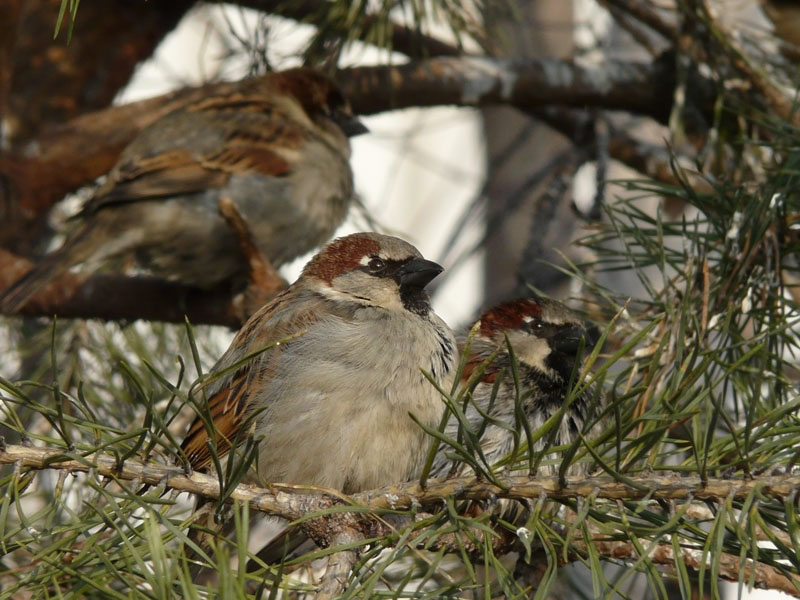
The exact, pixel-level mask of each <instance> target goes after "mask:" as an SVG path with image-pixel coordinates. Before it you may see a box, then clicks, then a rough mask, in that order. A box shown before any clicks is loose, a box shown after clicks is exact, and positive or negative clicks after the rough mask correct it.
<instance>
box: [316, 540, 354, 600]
mask: <svg viewBox="0 0 800 600" xmlns="http://www.w3.org/2000/svg"><path fill="white" fill-rule="evenodd" d="M363 539H364V536H363V535H362V534H361V533H360V532H359V531H358V530H356V529H353V528H351V527H347V526H344V527H343V528H342V531H340V532H339V533H338V534H336V535H335V536H334V538H333V540H332V542H331V546H344V545H347V544H354V543H356V542H360V541H362V540H363ZM357 561H358V553H357V552H356V551H355V550H340V551H339V552H336V553H334V554H332V555H331V557H330V558H329V559H328V566H327V569H326V570H325V574H324V575H323V576H322V581H320V586H319V590H318V591H317V593H316V595H315V596H314V598H316V600H329V599H331V598H336V597H338V596H340V595H341V593H342V592H344V591H345V589H346V588H347V577H348V576H349V575H350V571H352V570H353V567H354V566H355V564H356V562H357Z"/></svg>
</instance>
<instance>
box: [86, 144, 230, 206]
mask: <svg viewBox="0 0 800 600" xmlns="http://www.w3.org/2000/svg"><path fill="white" fill-rule="evenodd" d="M229 176H230V175H229V174H228V173H226V172H224V171H221V170H214V169H208V168H206V167H205V166H203V165H202V164H201V163H199V162H198V161H197V159H196V158H194V157H193V156H192V155H191V154H190V153H189V152H187V151H186V150H170V151H169V152H163V153H161V154H157V155H155V156H151V157H148V158H139V159H137V160H136V161H135V162H131V163H128V164H125V165H122V166H121V167H120V168H119V169H118V170H117V171H116V173H114V174H113V175H112V177H113V179H109V181H108V182H107V183H106V184H104V185H103V187H101V188H100V190H99V191H98V193H97V195H96V196H95V197H94V198H93V199H92V200H90V201H89V202H87V203H86V205H85V206H84V209H83V210H84V212H87V213H91V212H94V211H96V210H98V209H100V208H104V207H105V206H108V205H110V204H117V203H120V202H135V201H137V200H147V199H152V198H160V197H169V196H176V195H178V194H188V193H193V192H199V191H202V190H205V189H208V188H215V187H221V186H223V185H224V184H225V183H226V182H227V181H228V178H229Z"/></svg>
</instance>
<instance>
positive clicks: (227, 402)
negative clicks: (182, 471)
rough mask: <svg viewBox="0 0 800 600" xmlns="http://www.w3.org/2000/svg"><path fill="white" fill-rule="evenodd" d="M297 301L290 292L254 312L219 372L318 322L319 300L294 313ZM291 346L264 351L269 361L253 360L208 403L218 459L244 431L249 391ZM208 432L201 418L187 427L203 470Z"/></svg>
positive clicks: (186, 446) (190, 448)
mask: <svg viewBox="0 0 800 600" xmlns="http://www.w3.org/2000/svg"><path fill="white" fill-rule="evenodd" d="M293 299H296V296H295V295H293V293H292V288H289V289H288V290H286V291H284V292H283V293H282V294H280V295H279V296H277V297H276V298H275V299H274V300H272V302H270V303H269V304H266V305H265V306H264V307H262V308H261V309H260V310H259V311H258V312H256V313H255V314H254V315H253V316H252V317H251V318H250V320H249V321H248V322H247V323H245V324H244V326H243V327H242V329H241V330H239V333H237V334H236V337H235V338H234V340H233V342H232V343H231V347H230V348H229V349H228V351H227V352H226V353H225V355H224V356H223V358H222V359H220V362H219V363H218V365H217V367H215V370H217V371H219V370H222V369H225V368H226V367H230V366H232V365H234V364H236V363H237V362H238V361H240V360H242V359H243V358H244V357H245V356H247V355H248V354H249V353H251V352H256V351H258V350H259V349H260V348H265V347H268V346H269V345H270V344H273V343H275V342H278V341H280V340H282V339H285V338H291V337H292V336H293V335H298V334H301V333H302V332H303V330H304V329H305V328H306V327H308V326H309V325H311V324H312V323H314V321H317V320H319V316H320V314H321V312H324V310H323V311H320V310H319V308H320V306H319V304H318V302H319V300H317V301H314V300H310V301H306V302H303V303H302V305H303V306H302V309H297V308H296V309H292V308H291V305H292V302H293ZM322 302H327V301H325V300H322ZM284 310H286V311H287V313H288V316H289V318H288V319H285V318H282V316H283V315H282V314H281V313H282V311H284ZM289 344H291V341H289V342H287V343H285V344H282V345H281V347H280V348H272V349H268V350H266V351H265V352H267V353H270V356H268V357H267V356H265V355H263V354H261V355H257V356H255V357H253V358H252V359H251V360H250V361H248V362H247V363H246V364H245V365H243V366H242V367H241V368H240V369H239V370H238V371H236V373H235V374H234V375H233V376H232V377H231V378H230V379H229V380H228V381H225V382H224V383H223V387H222V389H220V390H218V391H217V392H216V393H214V395H213V396H211V397H210V398H209V399H208V410H209V412H210V414H211V419H212V421H213V422H214V426H215V430H216V433H217V436H216V442H217V453H218V455H219V456H220V457H222V455H223V454H224V453H225V452H227V451H228V450H229V449H230V442H231V441H234V438H235V437H236V434H237V432H238V431H240V429H241V426H242V423H243V422H244V419H245V417H246V413H247V406H248V403H249V401H250V391H251V389H250V387H251V386H252V385H254V384H256V382H258V385H266V382H267V381H268V380H269V377H270V371H271V370H272V369H274V368H277V359H278V352H280V350H281V349H285V348H286V347H287V346H288V345H289ZM223 379H224V378H223ZM208 434H209V432H208V430H207V429H206V426H205V424H204V423H203V421H202V419H200V418H199V417H198V418H196V419H195V420H194V422H193V423H192V425H191V427H189V431H188V433H187V434H186V438H185V439H184V441H183V444H181V448H182V449H183V451H184V453H185V454H186V456H187V458H188V459H189V464H190V465H191V466H192V468H193V469H202V468H204V467H207V466H209V465H210V464H211V453H210V451H209V448H208V441H209V435H208Z"/></svg>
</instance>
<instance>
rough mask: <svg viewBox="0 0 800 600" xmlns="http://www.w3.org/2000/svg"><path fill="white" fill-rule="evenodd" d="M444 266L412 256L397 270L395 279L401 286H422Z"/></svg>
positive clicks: (442, 269)
mask: <svg viewBox="0 0 800 600" xmlns="http://www.w3.org/2000/svg"><path fill="white" fill-rule="evenodd" d="M442 271H444V267H442V266H441V265H437V264H436V263H435V262H433V261H432V260H425V259H424V258H414V259H412V260H410V261H408V262H407V263H406V264H404V265H403V266H402V267H400V268H399V269H398V270H397V274H396V277H397V281H398V282H399V283H400V285H401V286H410V287H418V288H424V287H425V286H426V285H428V283H430V282H431V280H432V279H433V278H434V277H436V276H437V275H438V274H439V273H441V272H442Z"/></svg>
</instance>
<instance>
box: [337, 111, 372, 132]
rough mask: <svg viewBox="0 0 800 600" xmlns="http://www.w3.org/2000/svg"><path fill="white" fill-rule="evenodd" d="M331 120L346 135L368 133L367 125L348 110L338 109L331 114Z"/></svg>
mask: <svg viewBox="0 0 800 600" xmlns="http://www.w3.org/2000/svg"><path fill="white" fill-rule="evenodd" d="M333 120H334V121H335V122H336V124H337V125H338V126H339V127H340V129H341V130H342V131H343V132H344V134H345V135H346V136H347V137H355V136H357V135H361V134H362V133H369V129H367V126H366V125H364V124H363V123H362V122H361V121H359V120H358V117H356V116H355V115H353V114H351V113H350V112H342V111H338V112H336V113H335V114H334V115H333Z"/></svg>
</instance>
